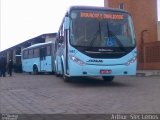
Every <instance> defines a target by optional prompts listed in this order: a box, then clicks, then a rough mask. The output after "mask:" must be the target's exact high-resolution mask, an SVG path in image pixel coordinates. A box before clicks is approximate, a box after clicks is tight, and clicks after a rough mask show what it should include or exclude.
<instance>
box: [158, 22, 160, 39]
mask: <svg viewBox="0 0 160 120" xmlns="http://www.w3.org/2000/svg"><path fill="white" fill-rule="evenodd" d="M158 41H160V21H158Z"/></svg>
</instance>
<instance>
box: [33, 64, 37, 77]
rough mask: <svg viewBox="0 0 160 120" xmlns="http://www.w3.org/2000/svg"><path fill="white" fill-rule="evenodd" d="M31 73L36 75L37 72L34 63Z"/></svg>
mask: <svg viewBox="0 0 160 120" xmlns="http://www.w3.org/2000/svg"><path fill="white" fill-rule="evenodd" d="M33 74H34V75H37V74H38V68H37V66H36V65H34V66H33Z"/></svg>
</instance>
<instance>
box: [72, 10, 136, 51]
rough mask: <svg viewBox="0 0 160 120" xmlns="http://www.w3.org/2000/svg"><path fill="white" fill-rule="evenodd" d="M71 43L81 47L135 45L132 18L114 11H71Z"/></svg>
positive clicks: (122, 46) (124, 46) (123, 46)
mask: <svg viewBox="0 0 160 120" xmlns="http://www.w3.org/2000/svg"><path fill="white" fill-rule="evenodd" d="M70 17H71V26H70V27H71V34H70V43H71V45H73V46H80V47H89V48H90V47H98V48H108V47H110V48H112V47H113V48H115V47H121V48H127V47H135V35H134V30H133V25H132V19H131V17H130V16H129V15H128V14H127V13H123V12H114V11H113V12H112V11H90V10H88V11H84V10H72V11H71V16H70Z"/></svg>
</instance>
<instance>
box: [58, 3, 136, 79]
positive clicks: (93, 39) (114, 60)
mask: <svg viewBox="0 0 160 120" xmlns="http://www.w3.org/2000/svg"><path fill="white" fill-rule="evenodd" d="M136 56H137V51H136V39H135V32H134V27H133V23H132V18H131V16H130V14H129V13H128V12H127V11H124V10H119V9H108V8H104V7H90V6H72V7H70V9H69V10H68V11H67V13H66V14H65V17H64V19H63V21H62V23H61V26H60V28H59V31H58V36H57V40H56V60H55V66H56V74H61V75H63V78H64V80H65V81H67V80H70V78H71V77H74V76H100V77H102V78H103V79H104V80H105V81H112V80H113V79H114V76H119V75H135V74H136V67H137V60H136Z"/></svg>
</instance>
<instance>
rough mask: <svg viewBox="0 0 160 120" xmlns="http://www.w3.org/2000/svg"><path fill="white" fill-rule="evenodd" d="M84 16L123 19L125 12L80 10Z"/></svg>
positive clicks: (81, 15)
mask: <svg viewBox="0 0 160 120" xmlns="http://www.w3.org/2000/svg"><path fill="white" fill-rule="evenodd" d="M80 17H82V18H97V19H113V20H122V19H124V15H123V14H118V13H117V14H116V13H95V12H80Z"/></svg>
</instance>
